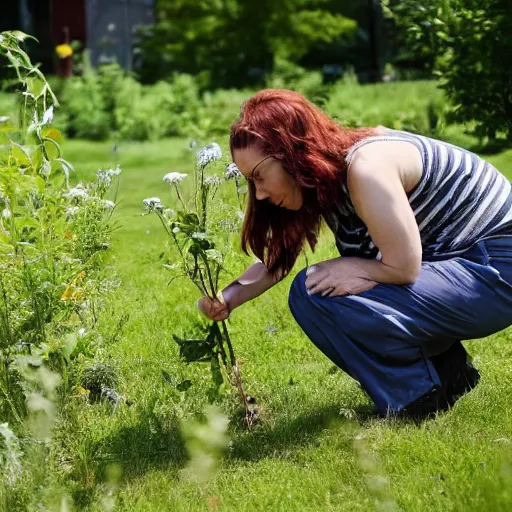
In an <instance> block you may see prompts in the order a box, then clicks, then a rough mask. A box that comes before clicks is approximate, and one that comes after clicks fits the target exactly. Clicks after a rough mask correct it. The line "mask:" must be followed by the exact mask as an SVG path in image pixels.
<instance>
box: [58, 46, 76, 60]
mask: <svg viewBox="0 0 512 512" xmlns="http://www.w3.org/2000/svg"><path fill="white" fill-rule="evenodd" d="M55 51H56V52H57V55H58V56H59V58H60V59H65V58H66V57H71V55H73V48H71V46H70V45H69V44H67V43H64V44H59V45H58V46H56V47H55Z"/></svg>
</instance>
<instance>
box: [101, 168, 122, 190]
mask: <svg viewBox="0 0 512 512" xmlns="http://www.w3.org/2000/svg"><path fill="white" fill-rule="evenodd" d="M120 174H121V169H120V168H119V166H117V167H116V168H115V169H106V170H102V169H100V170H99V171H98V174H97V176H98V181H99V182H100V183H104V184H106V185H110V183H111V182H112V180H113V179H114V177H115V176H119V175H120Z"/></svg>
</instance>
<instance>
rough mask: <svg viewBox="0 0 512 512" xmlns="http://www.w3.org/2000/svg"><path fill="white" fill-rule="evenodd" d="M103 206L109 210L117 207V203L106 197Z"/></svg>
mask: <svg viewBox="0 0 512 512" xmlns="http://www.w3.org/2000/svg"><path fill="white" fill-rule="evenodd" d="M103 206H104V207H105V208H106V209H107V210H113V209H114V208H115V207H116V203H114V201H109V200H108V199H105V200H104V201H103Z"/></svg>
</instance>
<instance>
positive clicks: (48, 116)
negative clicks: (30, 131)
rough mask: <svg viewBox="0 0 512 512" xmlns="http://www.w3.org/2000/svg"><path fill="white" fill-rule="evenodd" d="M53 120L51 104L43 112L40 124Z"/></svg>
mask: <svg viewBox="0 0 512 512" xmlns="http://www.w3.org/2000/svg"><path fill="white" fill-rule="evenodd" d="M52 120H53V105H52V106H51V107H50V108H49V109H48V110H47V111H46V112H45V113H44V114H43V120H42V121H41V124H42V125H43V124H50V123H51V122H52Z"/></svg>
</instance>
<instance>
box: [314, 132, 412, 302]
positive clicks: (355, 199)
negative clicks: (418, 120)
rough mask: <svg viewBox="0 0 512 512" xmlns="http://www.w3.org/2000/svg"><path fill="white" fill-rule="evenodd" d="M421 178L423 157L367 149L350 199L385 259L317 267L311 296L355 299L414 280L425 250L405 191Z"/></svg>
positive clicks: (357, 157) (404, 148)
mask: <svg viewBox="0 0 512 512" xmlns="http://www.w3.org/2000/svg"><path fill="white" fill-rule="evenodd" d="M421 172H422V161H421V155H420V154H419V152H418V150H417V149H416V148H415V147H414V146H412V145H411V144H408V143H402V142H397V143H395V142H391V143H388V142H379V143H373V144H368V145H367V146H363V147H362V148H360V149H359V150H358V151H357V152H356V153H355V154H354V157H353V159H352V162H351V165H350V168H349V171H348V179H347V184H348V188H349V193H350V197H351V200H352V203H353V205H354V208H355V210H356V213H357V214H358V216H359V217H360V218H361V220H363V222H364V223H365V224H366V226H367V228H368V233H369V234H370V236H371V238H372V241H373V243H374V244H375V245H376V246H377V247H378V248H379V251H380V253H381V256H382V257H381V259H380V261H378V260H368V259H364V258H357V257H341V258H335V259H333V260H329V261H324V262H321V263H319V264H315V265H314V266H313V267H311V268H310V269H309V271H308V277H307V279H306V288H307V289H308V291H309V293H311V294H314V293H322V294H323V295H326V294H330V295H331V296H337V295H353V294H358V293H362V292H364V291H366V290H369V289H371V288H373V286H375V285H376V284H378V283H389V284H411V283H413V282H414V281H415V280H416V278H417V276H418V274H419V272H420V269H421V260H422V246H421V239H420V233H419V229H418V225H417V223H416V219H415V217H414V213H413V211H412V209H411V206H410V204H409V199H408V197H407V193H406V190H411V189H412V188H413V187H414V186H415V185H416V184H417V183H418V181H419V179H420V178H421Z"/></svg>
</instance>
